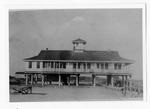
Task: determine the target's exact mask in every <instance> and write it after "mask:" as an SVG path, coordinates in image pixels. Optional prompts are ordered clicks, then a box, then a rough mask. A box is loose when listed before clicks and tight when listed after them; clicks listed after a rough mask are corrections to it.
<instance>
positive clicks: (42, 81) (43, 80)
mask: <svg viewBox="0 0 150 109" xmlns="http://www.w3.org/2000/svg"><path fill="white" fill-rule="evenodd" d="M43 85H44V74H42V86H43Z"/></svg>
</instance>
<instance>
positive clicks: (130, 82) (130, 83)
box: [129, 76, 132, 92]
mask: <svg viewBox="0 0 150 109" xmlns="http://www.w3.org/2000/svg"><path fill="white" fill-rule="evenodd" d="M129 77H130V81H129V90H130V92H132V81H131V76H129Z"/></svg>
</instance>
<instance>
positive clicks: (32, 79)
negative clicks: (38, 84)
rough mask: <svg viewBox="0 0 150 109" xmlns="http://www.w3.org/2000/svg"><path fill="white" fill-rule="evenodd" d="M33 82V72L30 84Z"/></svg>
mask: <svg viewBox="0 0 150 109" xmlns="http://www.w3.org/2000/svg"><path fill="white" fill-rule="evenodd" d="M32 84H33V74H31V85H32Z"/></svg>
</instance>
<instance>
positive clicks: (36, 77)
mask: <svg viewBox="0 0 150 109" xmlns="http://www.w3.org/2000/svg"><path fill="white" fill-rule="evenodd" d="M37 80H38V74H35V83H36V84H37Z"/></svg>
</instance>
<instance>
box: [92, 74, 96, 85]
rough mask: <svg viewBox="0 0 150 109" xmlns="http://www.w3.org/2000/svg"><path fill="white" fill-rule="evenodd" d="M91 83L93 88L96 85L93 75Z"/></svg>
mask: <svg viewBox="0 0 150 109" xmlns="http://www.w3.org/2000/svg"><path fill="white" fill-rule="evenodd" d="M92 82H93V83H92V84H93V86H94V87H95V85H96V80H95V75H94V74H93V75H92Z"/></svg>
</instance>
